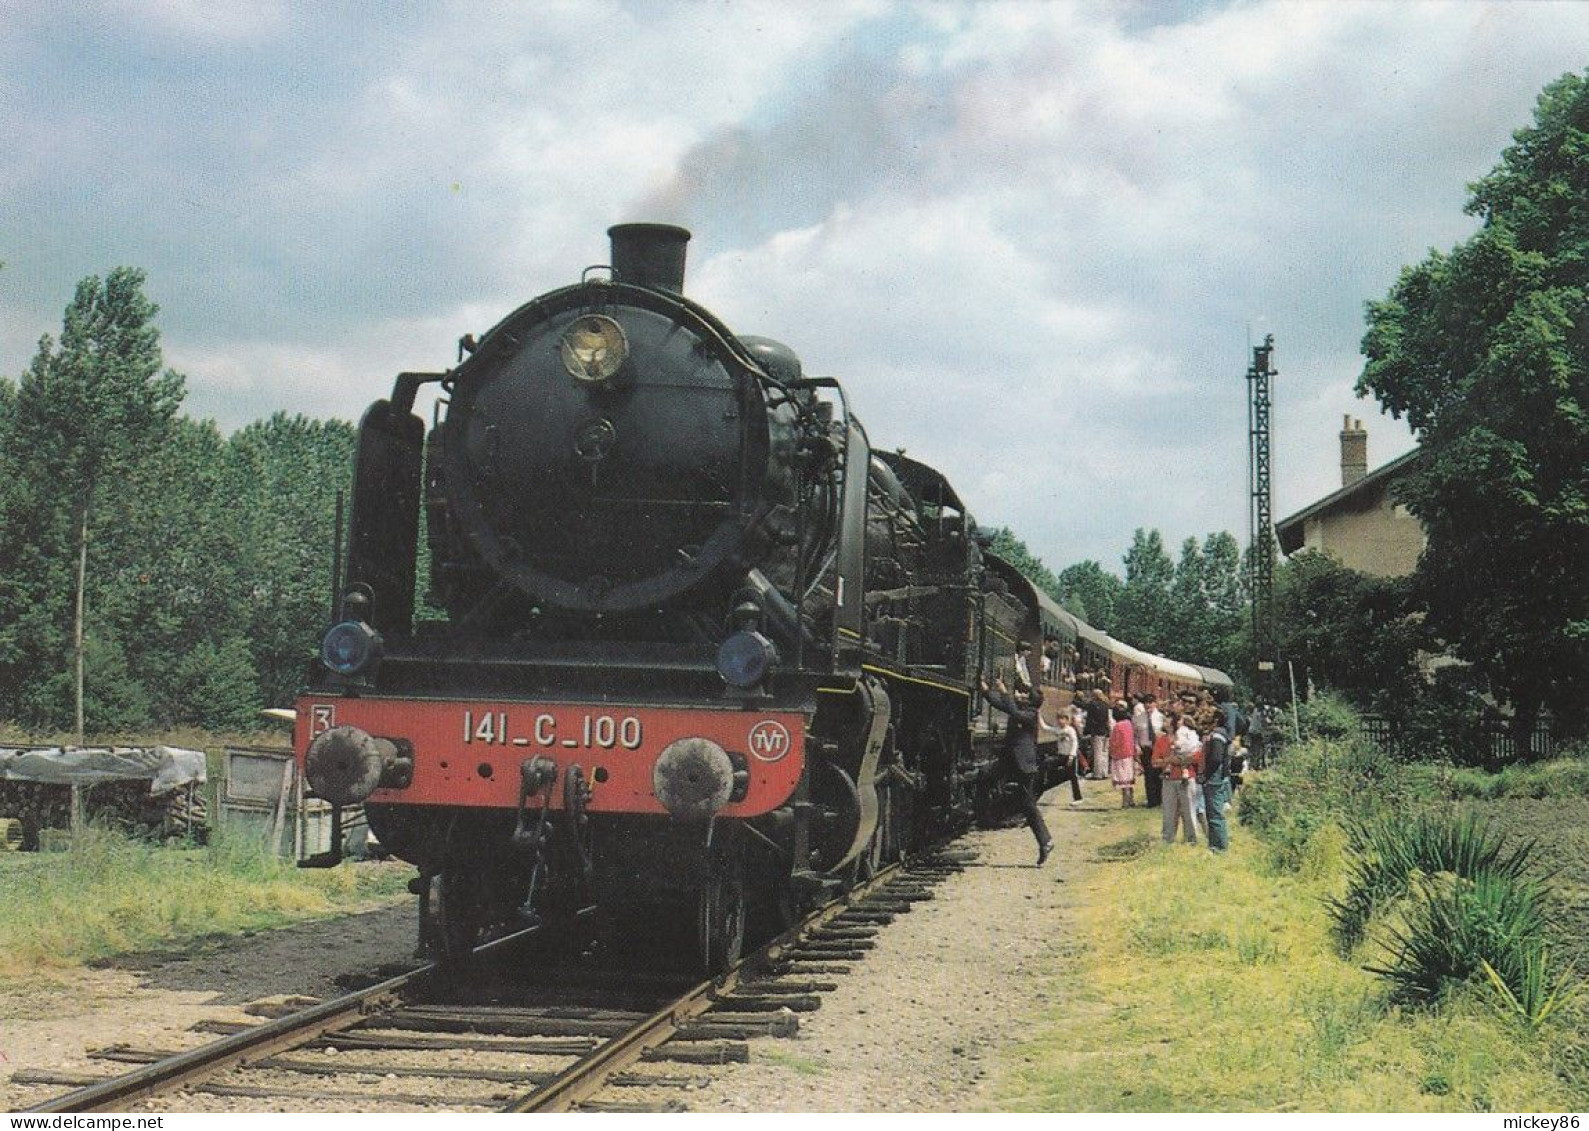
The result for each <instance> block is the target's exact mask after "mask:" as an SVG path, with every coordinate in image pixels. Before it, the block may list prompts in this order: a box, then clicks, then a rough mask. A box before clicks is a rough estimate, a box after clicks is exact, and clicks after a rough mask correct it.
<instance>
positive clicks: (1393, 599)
mask: <svg viewBox="0 0 1589 1131" xmlns="http://www.w3.org/2000/svg"><path fill="white" fill-rule="evenodd" d="M1419 620H1420V618H1419V616H1418V613H1417V610H1416V608H1415V606H1414V604H1413V601H1412V583H1411V581H1410V580H1409V579H1407V578H1385V577H1371V576H1369V575H1368V574H1364V573H1359V572H1357V571H1356V570H1353V569H1348V568H1347V567H1346V566H1343V565H1341V564H1340V563H1339V562H1337V561H1335V560H1334V559H1333V558H1330V557H1328V556H1326V555H1324V554H1321V553H1319V552H1318V551H1316V550H1304V551H1303V552H1302V553H1300V554H1296V555H1293V556H1292V557H1290V558H1288V559H1287V560H1286V561H1285V562H1284V563H1283V564H1282V565H1281V566H1280V568H1279V569H1277V570H1276V571H1275V635H1276V638H1277V641H1278V643H1279V645H1280V654H1281V655H1282V656H1285V657H1286V658H1287V660H1289V661H1290V662H1291V663H1292V664H1293V665H1294V668H1295V672H1296V678H1297V682H1298V683H1299V684H1300V685H1301V686H1302V687H1304V688H1305V687H1307V686H1308V685H1310V684H1313V685H1317V686H1323V687H1329V688H1334V689H1335V690H1337V691H1341V692H1344V693H1346V694H1347V695H1348V696H1349V697H1350V698H1351V699H1352V700H1353V701H1354V702H1355V703H1357V705H1358V706H1361V707H1368V708H1376V709H1384V708H1386V707H1387V706H1388V705H1390V704H1391V703H1393V702H1395V701H1397V700H1401V701H1403V702H1405V701H1406V700H1408V699H1409V698H1415V697H1416V695H1415V692H1416V690H1417V689H1418V687H1419V683H1420V678H1419V676H1418V672H1417V667H1416V658H1417V652H1418V648H1419V645H1420V643H1422V642H1423V639H1424V636H1423V633H1422V631H1421V629H1420V627H1419Z"/></svg>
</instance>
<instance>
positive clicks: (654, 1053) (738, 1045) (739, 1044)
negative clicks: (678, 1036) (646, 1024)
mask: <svg viewBox="0 0 1589 1131" xmlns="http://www.w3.org/2000/svg"><path fill="white" fill-rule="evenodd" d="M640 1059H641V1060H643V1061H657V1062H665V1063H673V1064H749V1063H750V1046H749V1045H747V1044H746V1043H745V1042H744V1041H687V1042H684V1043H676V1042H671V1041H670V1042H669V1043H668V1044H665V1045H661V1046H659V1047H657V1048H654V1049H646V1050H645V1052H643V1053H641V1054H640Z"/></svg>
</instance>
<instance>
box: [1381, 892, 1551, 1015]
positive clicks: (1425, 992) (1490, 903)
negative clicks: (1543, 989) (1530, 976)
mask: <svg viewBox="0 0 1589 1131" xmlns="http://www.w3.org/2000/svg"><path fill="white" fill-rule="evenodd" d="M1412 894H1413V898H1412V899H1411V900H1410V901H1409V903H1408V907H1407V912H1406V916H1405V919H1404V924H1403V926H1402V928H1401V929H1392V930H1390V931H1388V932H1387V935H1388V937H1387V943H1388V948H1389V950H1390V958H1389V962H1388V963H1387V965H1385V966H1369V967H1366V969H1368V970H1369V971H1371V972H1372V973H1375V974H1379V975H1381V976H1382V977H1384V978H1386V979H1387V980H1388V981H1389V982H1390V983H1391V996H1392V998H1394V999H1396V1000H1398V1001H1402V1002H1406V1003H1409V1004H1414V1005H1437V1004H1438V1003H1439V1002H1440V1001H1442V1000H1443V999H1444V998H1445V996H1446V995H1447V994H1448V993H1449V992H1450V991H1451V990H1452V989H1453V988H1455V987H1456V986H1457V985H1460V984H1462V983H1464V982H1469V981H1472V980H1474V979H1475V978H1476V977H1478V976H1479V975H1481V974H1482V973H1483V971H1484V968H1485V966H1486V965H1488V966H1490V967H1491V968H1492V969H1494V970H1495V971H1496V972H1497V975H1498V976H1499V977H1500V978H1501V980H1502V981H1503V982H1504V983H1505V984H1506V985H1507V986H1509V987H1512V988H1513V989H1514V992H1516V989H1517V987H1520V986H1521V985H1522V982H1523V978H1524V971H1525V970H1526V968H1527V963H1528V955H1529V954H1531V953H1537V952H1538V951H1539V950H1540V949H1541V947H1542V946H1543V940H1544V935H1545V929H1546V917H1545V908H1544V903H1545V889H1544V886H1543V885H1542V884H1540V883H1538V882H1537V881H1533V880H1528V879H1519V878H1516V877H1511V876H1504V875H1480V876H1479V877H1478V878H1477V879H1467V878H1465V877H1461V876H1456V875H1453V874H1451V873H1449V872H1446V873H1441V874H1439V875H1435V876H1420V877H1418V878H1417V880H1416V881H1415V890H1414V892H1413V893H1412Z"/></svg>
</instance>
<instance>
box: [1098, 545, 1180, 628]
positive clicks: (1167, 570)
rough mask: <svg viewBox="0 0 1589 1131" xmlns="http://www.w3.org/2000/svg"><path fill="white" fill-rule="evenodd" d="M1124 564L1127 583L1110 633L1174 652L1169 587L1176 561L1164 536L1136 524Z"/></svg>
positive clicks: (1116, 607)
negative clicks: (1167, 550)
mask: <svg viewBox="0 0 1589 1131" xmlns="http://www.w3.org/2000/svg"><path fill="white" fill-rule="evenodd" d="M1125 567H1126V583H1125V586H1124V587H1123V588H1122V590H1121V592H1120V599H1119V601H1117V602H1116V603H1115V615H1116V618H1117V625H1116V630H1115V631H1112V632H1111V633H1110V635H1112V636H1114V637H1116V638H1117V639H1119V640H1122V641H1124V642H1126V643H1127V644H1131V645H1133V646H1134V647H1137V648H1141V649H1143V650H1144V651H1148V652H1155V653H1159V654H1161V655H1169V654H1171V653H1170V652H1169V651H1168V649H1170V648H1171V647H1172V646H1173V644H1174V641H1173V640H1172V638H1171V631H1172V628H1173V626H1172V625H1171V623H1170V622H1171V597H1170V586H1171V585H1172V584H1173V582H1174V581H1175V563H1174V562H1172V561H1171V560H1170V555H1169V554H1167V553H1166V552H1165V550H1164V538H1163V536H1162V535H1160V534H1159V532H1158V531H1157V530H1152V531H1147V530H1143V529H1142V528H1141V527H1140V526H1139V527H1137V529H1136V533H1135V534H1133V535H1132V537H1131V548H1130V549H1129V550H1127V551H1126V554H1125ZM1177 651H1179V650H1178V649H1177Z"/></svg>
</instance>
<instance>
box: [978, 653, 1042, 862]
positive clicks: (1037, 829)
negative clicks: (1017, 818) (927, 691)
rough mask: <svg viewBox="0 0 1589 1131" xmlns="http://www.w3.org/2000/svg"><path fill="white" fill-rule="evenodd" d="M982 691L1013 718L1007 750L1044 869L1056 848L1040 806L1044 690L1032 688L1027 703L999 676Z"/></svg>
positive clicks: (1028, 825)
mask: <svg viewBox="0 0 1589 1131" xmlns="http://www.w3.org/2000/svg"><path fill="white" fill-rule="evenodd" d="M982 694H983V695H984V696H986V697H987V701H988V704H989V706H991V707H992V708H993V709H994V710H996V711H1002V712H1004V714H1006V715H1008V716H1009V717H1010V728H1009V730H1008V731H1007V732H1005V736H1004V752H1005V753H1006V754H1007V755H1009V757H1010V759H1011V761H1012V762H1013V763H1014V767H1015V771H1016V773H1015V780H1016V784H1017V785H1018V786H1019V787H1020V791H1021V811H1022V812H1023V813H1025V814H1026V827H1027V828H1029V829H1031V830H1032V835H1033V836H1034V837H1036V838H1037V866H1038V867H1039V868H1041V867H1042V866H1043V861H1045V860H1047V859H1048V855H1049V853H1051V852H1053V851H1054V838H1053V837H1051V836H1049V835H1048V826H1047V825H1046V824H1044V823H1043V814H1042V813H1040V812H1038V809H1037V794H1036V792H1035V790H1036V786H1037V721H1038V719H1039V717H1040V715H1039V712H1038V708H1040V707H1041V706H1042V705H1043V693H1042V692H1041V691H1039V690H1038V689H1037V688H1035V687H1034V688H1032V690H1031V691H1029V692H1028V693H1027V694H1026V696H1025V700H1024V702H1019V703H1018V702H1016V701H1015V700H1014V699H1012V698H1011V697H1010V693H1009V689H1008V688H1006V687H1005V686H1004V680H1003V679H995V680H994V681H993V686H992V688H989V687H988V681H987V679H986V678H984V679H983V680H982Z"/></svg>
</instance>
